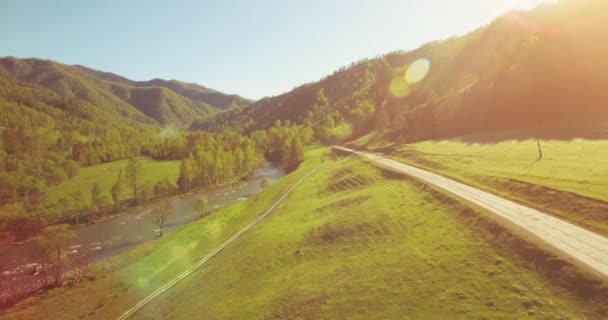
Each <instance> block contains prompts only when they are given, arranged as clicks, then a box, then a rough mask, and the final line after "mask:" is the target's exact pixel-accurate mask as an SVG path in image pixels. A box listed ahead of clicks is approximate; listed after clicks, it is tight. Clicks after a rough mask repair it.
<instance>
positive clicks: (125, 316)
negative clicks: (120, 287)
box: [116, 162, 327, 320]
mask: <svg viewBox="0 0 608 320" xmlns="http://www.w3.org/2000/svg"><path fill="white" fill-rule="evenodd" d="M325 164H327V162H325V163H322V164H321V165H320V166H318V167H317V168H316V169H314V170H312V171H311V172H310V173H308V174H307V175H306V176H304V177H303V178H302V179H300V180H299V181H298V182H296V183H295V184H294V185H293V186H292V187H291V188H289V190H287V191H286V192H285V193H283V195H282V196H281V197H280V198H279V199H278V200H276V201H275V202H274V203H273V204H272V205H271V206H270V207H269V208H268V209H267V210H266V211H265V212H264V213H263V214H261V215H259V216H258V217H257V218H255V219H254V220H253V221H251V223H249V224H248V225H246V226H245V227H244V228H243V229H241V230H240V231H238V232H237V233H235V234H234V235H233V236H232V237H230V238H229V239H228V240H226V241H224V243H222V244H221V245H220V246H218V247H217V248H215V249H214V250H213V251H211V252H210V253H209V254H207V255H206V256H205V257H204V258H202V259H201V260H199V261H198V262H197V263H196V264H194V265H193V266H192V267H190V268H189V269H188V270H186V271H184V272H182V273H181V274H179V275H178V276H176V277H175V278H173V279H172V280H170V281H169V282H167V283H166V284H165V285H163V286H162V287H160V288H158V289H156V290H155V291H154V292H152V293H151V294H150V295H148V296H147V297H145V298H144V299H143V300H141V301H139V302H138V303H137V304H136V305H135V306H133V307H132V308H131V309H129V310H127V311H125V312H124V313H123V314H122V315H120V317H118V318H116V319H117V320H124V319H128V318H129V317H131V316H132V315H133V314H135V313H136V312H137V311H139V310H140V309H141V308H143V307H144V306H145V305H147V304H148V303H150V301H152V300H154V299H155V298H156V297H158V296H159V295H161V294H162V293H163V292H165V291H167V290H169V289H171V287H173V286H175V285H176V284H177V283H179V282H180V281H182V280H183V279H184V278H186V277H188V276H189V275H191V274H192V273H194V272H195V271H196V270H198V269H199V268H200V267H201V266H203V265H204V264H205V263H206V262H207V261H209V259H211V258H213V256H215V255H216V254H217V253H218V252H220V251H222V249H224V248H225V247H226V246H228V245H229V244H231V243H232V242H234V240H236V239H238V238H239V237H240V236H241V235H243V234H244V233H245V232H247V231H248V230H249V229H251V228H252V227H253V226H255V225H256V224H258V223H259V222H260V221H262V220H264V218H266V216H268V215H269V214H270V213H271V212H272V211H273V210H274V208H276V207H277V206H278V205H279V204H280V203H281V202H283V200H285V198H287V197H288V196H289V195H290V194H291V193H292V192H293V191H294V190H295V189H296V188H297V187H298V186H300V185H301V184H302V182H304V181H306V179H308V178H309V177H310V176H312V175H313V174H315V173H316V172H317V171H319V170H320V169H321V168H322V167H323V166H324V165H325Z"/></svg>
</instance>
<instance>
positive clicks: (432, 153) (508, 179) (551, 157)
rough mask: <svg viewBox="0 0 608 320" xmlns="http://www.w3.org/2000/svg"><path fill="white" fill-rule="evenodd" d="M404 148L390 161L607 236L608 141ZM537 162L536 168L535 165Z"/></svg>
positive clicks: (443, 144) (452, 143) (434, 144)
mask: <svg viewBox="0 0 608 320" xmlns="http://www.w3.org/2000/svg"><path fill="white" fill-rule="evenodd" d="M541 145H542V149H543V154H544V157H543V159H542V160H540V161H539V162H537V163H534V161H535V160H536V159H537V156H538V153H537V146H536V141H532V140H525V141H516V140H510V141H503V142H497V143H485V144H480V143H466V142H462V141H460V140H445V141H429V142H422V143H417V144H411V145H404V146H401V147H399V148H396V149H394V150H393V151H391V152H389V156H391V157H393V158H397V159H398V160H402V161H404V162H409V163H412V164H416V165H418V166H421V167H425V168H427V169H429V170H432V171H436V172H439V173H442V174H444V175H446V176H450V177H453V178H456V179H458V180H461V181H463V182H466V183H468V184H470V185H474V186H477V187H481V188H484V189H489V190H490V191H492V192H494V193H497V194H500V195H503V196H506V197H509V198H512V199H514V200H517V201H519V202H524V203H525V204H530V205H532V206H535V207H538V208H540V209H544V210H546V211H548V212H551V213H554V214H556V215H558V216H561V217H562V218H565V219H568V220H570V221H573V222H575V223H578V224H581V225H583V226H585V227H588V228H591V229H593V230H595V231H597V232H600V233H603V234H608V140H597V141H594V140H581V139H578V140H573V141H557V140H545V141H542V142H541ZM533 163H534V165H532V164H533Z"/></svg>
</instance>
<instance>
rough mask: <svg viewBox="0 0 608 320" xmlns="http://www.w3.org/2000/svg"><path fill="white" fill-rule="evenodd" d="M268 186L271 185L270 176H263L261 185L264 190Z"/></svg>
mask: <svg viewBox="0 0 608 320" xmlns="http://www.w3.org/2000/svg"><path fill="white" fill-rule="evenodd" d="M268 186H270V179H268V177H264V178H262V181H260V187H261V188H262V190H266V188H268Z"/></svg>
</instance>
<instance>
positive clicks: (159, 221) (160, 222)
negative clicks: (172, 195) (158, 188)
mask: <svg viewBox="0 0 608 320" xmlns="http://www.w3.org/2000/svg"><path fill="white" fill-rule="evenodd" d="M170 214H171V206H170V205H169V203H165V204H164V205H162V206H160V207H159V208H158V209H156V211H154V223H156V225H157V226H158V236H159V237H162V236H163V227H164V226H165V222H167V218H168V217H169V215H170Z"/></svg>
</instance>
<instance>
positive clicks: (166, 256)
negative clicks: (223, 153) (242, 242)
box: [0, 149, 326, 320]
mask: <svg viewBox="0 0 608 320" xmlns="http://www.w3.org/2000/svg"><path fill="white" fill-rule="evenodd" d="M325 151H326V149H316V150H313V151H309V152H307V153H306V160H305V162H304V163H303V164H302V165H300V168H299V169H298V170H297V171H295V172H293V173H291V174H290V175H288V176H286V177H284V178H282V179H281V180H279V181H277V182H276V183H274V184H272V186H270V187H268V189H267V190H265V191H264V192H262V193H260V194H259V195H257V196H256V197H254V198H252V199H250V200H247V201H242V202H238V203H235V204H233V205H230V206H227V207H224V208H221V209H219V210H217V211H214V212H213V213H212V214H210V215H209V216H207V217H205V218H204V219H202V220H198V221H196V222H193V223H191V224H189V225H187V226H185V227H183V228H181V229H179V230H178V231H176V232H171V233H168V234H166V235H165V236H164V237H163V238H162V239H159V240H156V241H150V242H147V243H144V244H142V245H139V246H137V247H135V248H134V249H132V250H130V251H129V252H127V253H124V254H121V255H119V256H116V257H114V258H111V259H110V260H108V261H106V262H104V263H101V264H100V265H98V266H96V267H94V268H93V269H92V270H90V271H89V273H90V274H91V275H92V276H94V277H95V280H94V281H90V282H85V283H81V284H79V285H78V286H76V287H64V288H59V289H55V290H52V291H49V292H46V293H43V294H41V295H38V296H34V297H32V298H29V299H28V300H25V301H23V302H21V303H20V304H18V305H16V306H15V307H13V308H11V309H8V310H5V311H4V312H5V313H4V314H2V311H0V318H2V319H28V320H29V319H42V318H44V319H58V320H59V319H85V318H86V319H113V318H116V317H118V316H119V315H120V314H122V312H124V311H125V310H127V309H129V308H130V307H132V306H133V305H134V304H136V303H137V302H138V301H139V300H141V299H143V298H144V297H145V296H147V295H148V294H150V293H151V292H153V291H154V290H156V289H157V288H158V287H159V286H161V285H163V284H165V283H166V282H168V281H170V280H171V279H172V278H173V277H175V276H176V275H177V274H179V273H181V272H183V271H184V270H186V269H188V268H189V267H191V266H192V265H193V264H195V263H196V262H197V261H198V260H200V259H201V258H203V257H204V256H206V255H207V254H208V253H209V252H211V251H212V250H213V249H215V248H216V247H217V246H219V245H220V244H221V243H222V242H224V241H225V240H226V239H228V238H230V237H231V236H232V235H233V234H235V233H236V232H237V231H239V230H240V229H242V228H243V227H244V226H246V225H247V224H249V223H250V222H251V221H252V220H254V219H255V218H256V217H257V216H258V215H260V214H262V213H263V212H264V211H265V210H266V209H267V208H268V207H269V206H270V205H271V204H272V203H273V202H274V201H275V200H276V199H278V198H279V197H280V196H281V195H282V194H283V193H284V192H285V191H287V190H288V189H289V188H290V187H291V186H292V185H293V184H294V183H296V182H297V181H298V180H299V179H301V178H302V177H304V176H305V175H306V174H307V173H309V172H310V171H311V170H313V169H314V168H316V167H318V166H319V164H320V163H321V161H322V159H323V155H324V153H325ZM233 245H234V244H233Z"/></svg>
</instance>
